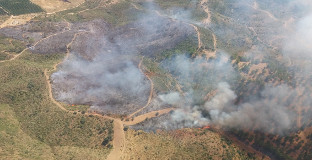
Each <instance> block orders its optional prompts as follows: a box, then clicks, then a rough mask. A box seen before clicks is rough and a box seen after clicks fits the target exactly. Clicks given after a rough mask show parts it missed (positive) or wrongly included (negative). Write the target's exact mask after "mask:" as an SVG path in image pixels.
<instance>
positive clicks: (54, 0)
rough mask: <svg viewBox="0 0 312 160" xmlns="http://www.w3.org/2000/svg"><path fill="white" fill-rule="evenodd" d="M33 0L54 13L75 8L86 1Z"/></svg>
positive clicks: (48, 11) (32, 0)
mask: <svg viewBox="0 0 312 160" xmlns="http://www.w3.org/2000/svg"><path fill="white" fill-rule="evenodd" d="M31 2H33V3H35V4H36V5H38V6H40V7H41V8H42V9H43V10H45V11H46V12H47V13H54V12H59V11H63V10H67V9H70V8H75V7H78V6H79V5H81V4H82V3H84V2H85V0H69V1H63V0H31Z"/></svg>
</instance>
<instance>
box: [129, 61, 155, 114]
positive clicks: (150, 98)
mask: <svg viewBox="0 0 312 160" xmlns="http://www.w3.org/2000/svg"><path fill="white" fill-rule="evenodd" d="M143 58H144V57H142V59H141V61H140V63H139V65H138V68H139V70H140V71H141V73H142V74H144V75H145V77H146V78H147V79H148V80H149V81H150V85H151V89H150V94H149V97H148V100H147V103H146V104H145V106H143V107H142V108H140V109H139V110H137V111H135V112H133V113H131V114H130V115H129V116H128V117H129V118H131V117H133V116H134V115H135V114H137V113H139V112H141V111H142V110H143V109H144V108H146V107H148V105H149V104H150V103H151V101H152V98H153V91H154V83H153V81H152V79H151V78H150V77H149V76H148V75H147V74H145V73H144V71H143V70H142V68H141V66H142V62H143Z"/></svg>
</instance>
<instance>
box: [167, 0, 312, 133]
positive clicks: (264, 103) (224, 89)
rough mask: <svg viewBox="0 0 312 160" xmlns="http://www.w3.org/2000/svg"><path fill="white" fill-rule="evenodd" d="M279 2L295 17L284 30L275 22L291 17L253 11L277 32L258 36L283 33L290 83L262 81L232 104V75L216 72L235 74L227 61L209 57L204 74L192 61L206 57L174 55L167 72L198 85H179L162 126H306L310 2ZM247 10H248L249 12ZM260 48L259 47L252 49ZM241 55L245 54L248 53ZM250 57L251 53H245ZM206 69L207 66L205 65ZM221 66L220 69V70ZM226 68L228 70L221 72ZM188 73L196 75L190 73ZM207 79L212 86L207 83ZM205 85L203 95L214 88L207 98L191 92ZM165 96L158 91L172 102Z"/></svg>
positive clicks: (272, 129)
mask: <svg viewBox="0 0 312 160" xmlns="http://www.w3.org/2000/svg"><path fill="white" fill-rule="evenodd" d="M237 2H238V5H246V4H245V3H241V2H243V1H237ZM244 2H248V3H247V5H248V4H249V5H250V6H252V5H253V6H254V7H255V2H254V1H244ZM273 2H276V3H277V4H279V3H280V2H279V1H270V0H268V1H263V2H258V3H260V4H261V5H262V6H263V5H265V4H266V5H268V4H269V3H273ZM283 6H285V7H286V8H287V10H288V11H291V12H292V14H294V15H292V16H295V17H296V19H295V20H294V21H293V23H291V24H288V25H290V26H286V25H285V27H289V28H290V29H293V30H290V29H289V28H287V29H285V28H283V27H282V26H280V24H281V21H283V20H284V19H285V21H286V20H289V19H291V18H293V17H287V16H288V15H287V14H286V15H285V17H282V18H284V19H283V20H282V19H281V20H275V22H273V21H272V19H273V20H274V19H276V17H273V16H274V15H270V14H269V13H268V12H265V11H264V10H259V11H258V12H257V14H259V12H260V11H261V12H263V14H265V15H266V16H268V18H267V19H270V21H269V22H270V23H268V24H270V25H273V26H275V27H277V28H278V27H279V26H280V31H279V32H275V29H274V28H273V29H272V34H274V33H276V35H266V34H261V35H260V36H262V37H261V38H263V39H272V37H274V36H278V37H286V38H285V39H284V43H282V45H280V46H281V47H282V48H280V50H281V51H282V55H283V56H284V57H285V59H287V60H289V61H291V64H290V65H291V67H290V68H289V73H293V77H292V80H293V85H292V86H290V85H289V83H288V84H286V83H283V82H282V83H280V84H270V83H268V84H266V85H265V87H264V88H263V89H262V91H261V92H260V93H259V94H257V95H253V96H250V97H248V98H247V100H244V101H243V102H242V103H239V104H237V105H235V103H234V102H235V100H236V99H237V95H236V93H235V91H234V90H233V88H232V87H231V86H232V85H231V84H233V83H235V82H233V79H224V77H222V75H224V74H229V73H230V75H231V77H235V76H233V74H234V75H235V74H236V73H235V72H233V70H234V69H233V68H231V67H229V66H231V64H230V63H228V64H226V62H225V63H223V64H222V65H215V64H216V63H219V61H218V60H216V61H211V60H210V62H208V65H211V64H213V67H212V69H213V70H218V72H214V74H213V75H207V74H206V73H207V71H206V70H200V69H198V68H200V67H198V65H197V64H203V65H207V64H205V63H206V61H204V60H202V59H200V60H198V59H197V60H195V61H197V62H198V63H196V62H195V63H194V61H192V60H189V59H187V58H181V57H177V58H175V59H173V60H172V61H171V62H170V63H168V64H173V65H175V66H172V65H169V67H167V68H171V71H170V72H171V73H175V74H176V75H177V76H179V77H183V78H181V79H179V82H180V83H182V84H193V85H195V84H200V87H199V88H197V90H196V89H194V88H187V87H186V88H184V91H185V92H186V94H185V95H186V96H185V97H183V98H181V100H175V101H176V102H179V103H176V104H175V106H177V108H178V109H177V110H176V111H175V112H174V113H173V114H172V116H171V120H172V121H171V122H166V127H168V126H169V128H179V127H185V126H186V127H198V126H203V125H211V124H213V125H217V126H220V127H224V128H240V129H247V130H259V131H262V132H268V133H277V134H284V133H287V131H295V130H297V129H299V127H302V126H304V125H309V123H310V122H311V118H309V117H311V113H309V112H305V111H309V110H310V109H311V106H312V101H311V100H310V97H311V96H312V93H311V77H312V76H311V75H312V72H311V71H312V66H311V64H312V63H311V62H312V61H311V60H312V47H311V44H312V39H311V37H312V14H311V13H309V12H310V11H311V8H312V7H311V2H310V1H305V0H302V1H288V2H287V3H284V4H283ZM257 7H259V6H257ZM247 12H248V13H251V12H252V11H247ZM261 12H260V13H261ZM298 17H299V18H298ZM246 20H247V21H246ZM246 20H245V21H246V22H244V23H246V24H247V22H248V21H249V20H250V19H246ZM241 21H244V20H241ZM284 23H286V22H284ZM267 29H268V28H267ZM264 30H265V29H264ZM286 31H287V32H286ZM268 32H270V31H268ZM283 32H285V33H283ZM254 45H257V44H254ZM259 47H260V48H262V47H263V46H262V45H259V46H258V48H259ZM253 48H257V47H253ZM264 51H265V50H264ZM261 52H262V51H260V52H258V53H261ZM247 56H249V58H250V56H251V55H247ZM253 56H255V55H252V56H251V57H253ZM194 64H195V65H194ZM224 66H227V67H224ZM197 67H198V68H197ZM194 68H197V69H194ZM209 69H210V70H211V68H209ZM222 70H223V72H220V71H222ZM226 70H228V71H229V72H224V71H226ZM192 72H195V73H192ZM194 75H200V76H197V77H196V76H194ZM212 77H213V78H212ZM201 79H205V80H207V81H206V82H205V83H203V84H202V83H199V82H202V80H201ZM234 79H235V78H234ZM211 84H213V86H216V87H215V88H213V87H212V88H211ZM182 86H184V85H182ZM205 88H210V90H209V92H205V94H207V93H215V94H214V95H211V94H210V95H209V96H210V97H211V98H210V99H209V98H208V99H207V98H206V97H207V95H205V94H195V93H197V92H202V90H204V89H205ZM169 95H171V94H165V95H161V96H162V98H161V99H162V100H163V101H164V103H168V104H172V101H170V103H169V101H168V100H171V98H170V96H169ZM165 96H168V98H164V97H165ZM176 97H177V96H176ZM198 100H200V101H198ZM182 102H183V103H182ZM198 102H200V103H198Z"/></svg>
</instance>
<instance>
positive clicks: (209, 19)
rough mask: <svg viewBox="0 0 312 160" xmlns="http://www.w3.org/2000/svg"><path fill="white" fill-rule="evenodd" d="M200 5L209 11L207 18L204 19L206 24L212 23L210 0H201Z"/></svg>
mask: <svg viewBox="0 0 312 160" xmlns="http://www.w3.org/2000/svg"><path fill="white" fill-rule="evenodd" d="M200 5H201V7H202V8H203V10H204V11H205V12H206V13H207V18H206V19H204V20H203V21H202V23H203V24H204V25H209V24H210V23H211V13H210V11H209V7H208V0H201V1H200Z"/></svg>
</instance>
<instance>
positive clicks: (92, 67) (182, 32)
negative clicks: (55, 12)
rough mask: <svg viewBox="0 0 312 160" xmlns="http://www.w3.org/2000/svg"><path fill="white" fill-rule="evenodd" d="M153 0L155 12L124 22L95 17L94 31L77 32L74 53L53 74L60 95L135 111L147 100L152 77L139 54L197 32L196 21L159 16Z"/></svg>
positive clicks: (71, 100) (156, 50)
mask: <svg viewBox="0 0 312 160" xmlns="http://www.w3.org/2000/svg"><path fill="white" fill-rule="evenodd" d="M149 5H150V6H149ZM149 5H147V6H146V7H148V8H150V9H151V10H148V11H149V12H146V13H144V15H139V16H138V20H137V21H135V22H131V23H129V24H127V25H124V26H121V27H116V28H112V27H110V25H108V24H107V23H105V22H102V21H101V20H95V21H93V22H90V24H89V25H88V26H91V27H90V28H91V29H89V30H90V32H88V33H84V34H81V35H79V36H77V38H76V40H75V41H74V42H73V44H72V47H71V48H73V49H72V50H71V54H70V57H69V58H68V59H67V60H66V61H65V62H64V63H62V65H60V69H59V71H58V72H56V73H54V74H53V75H52V77H51V78H52V82H53V92H54V96H55V97H56V99H57V100H59V101H62V102H66V103H69V104H88V105H91V109H95V110H99V111H102V112H104V113H111V114H129V113H132V112H134V111H136V110H138V109H140V108H141V107H142V106H144V105H145V104H146V102H147V100H148V96H149V92H150V82H149V80H148V79H147V78H146V77H145V75H144V74H143V73H142V72H143V71H142V70H140V68H139V66H138V65H139V62H140V60H141V58H140V56H139V55H143V56H146V57H149V56H150V57H152V56H154V55H153V54H154V53H159V52H160V51H163V50H166V49H170V48H173V47H174V46H175V45H176V44H177V43H179V42H180V41H182V40H183V39H185V38H186V37H190V36H191V35H195V32H194V29H193V28H192V27H191V26H189V25H186V24H184V23H182V22H178V21H172V20H171V19H168V18H164V17H162V16H159V15H158V14H155V12H154V11H153V10H154V9H157V7H155V6H154V5H152V3H149Z"/></svg>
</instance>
